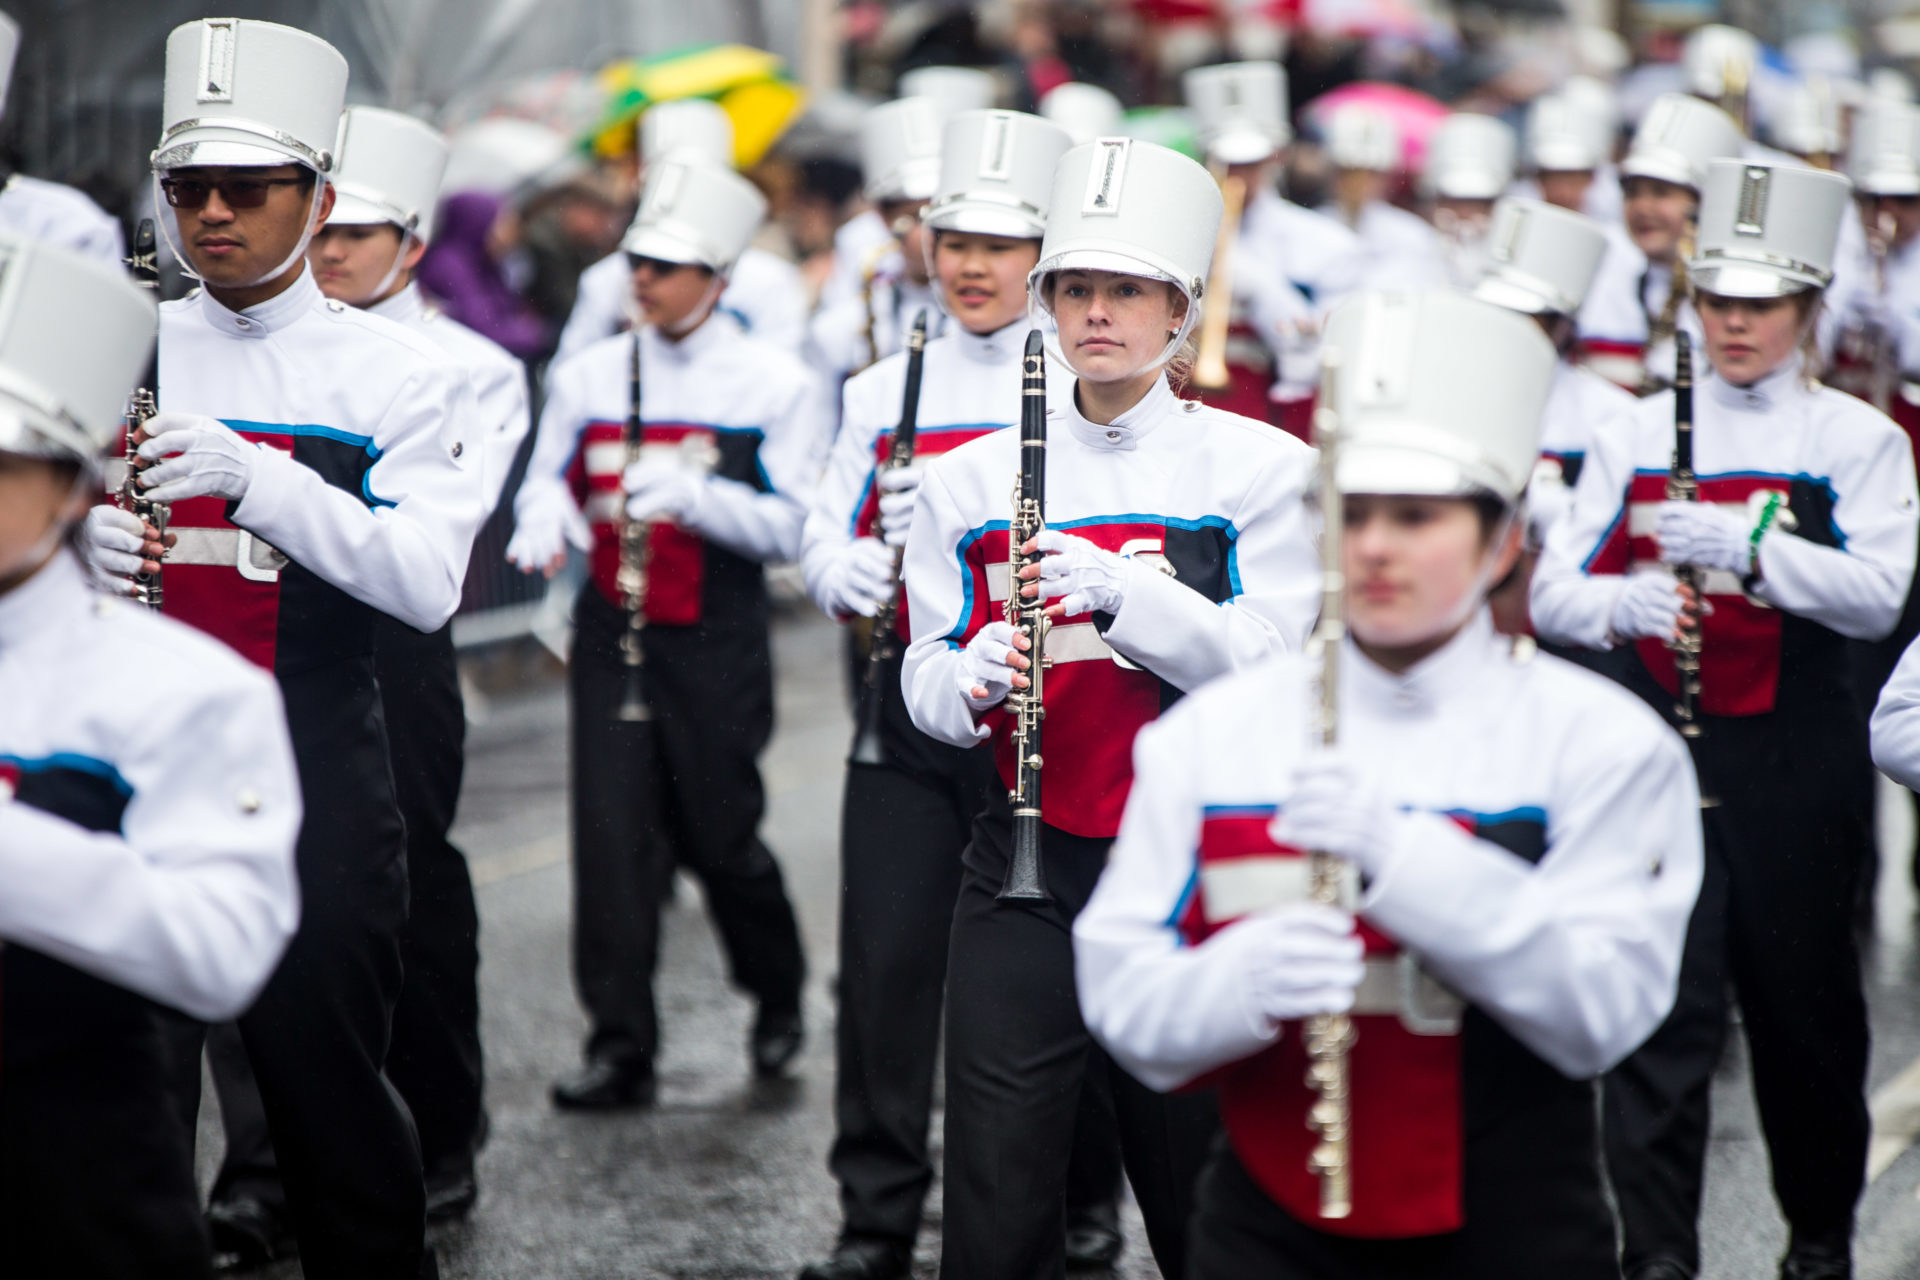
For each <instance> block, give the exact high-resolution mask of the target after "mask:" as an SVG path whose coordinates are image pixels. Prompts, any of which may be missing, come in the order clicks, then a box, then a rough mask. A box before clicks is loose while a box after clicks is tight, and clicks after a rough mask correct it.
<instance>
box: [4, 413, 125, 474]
mask: <svg viewBox="0 0 1920 1280" xmlns="http://www.w3.org/2000/svg"><path fill="white" fill-rule="evenodd" d="M0 453H11V454H14V455H16V456H19V457H23V458H42V459H46V460H49V461H58V462H81V463H89V464H91V463H95V462H98V461H99V458H100V453H101V450H100V449H99V448H96V447H95V446H94V444H93V442H92V441H90V440H88V439H87V438H86V437H84V436H82V435H81V434H80V433H79V432H77V431H75V430H74V429H73V428H72V427H71V426H70V425H68V424H66V423H62V422H58V421H56V420H54V419H51V418H48V417H46V416H45V415H44V414H40V413H36V412H34V411H32V410H30V409H27V408H26V407H25V406H23V405H21V404H19V403H17V402H15V401H12V400H10V399H0Z"/></svg>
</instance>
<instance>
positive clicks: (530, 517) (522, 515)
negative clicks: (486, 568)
mask: <svg viewBox="0 0 1920 1280" xmlns="http://www.w3.org/2000/svg"><path fill="white" fill-rule="evenodd" d="M569 546H572V547H577V548H578V549H579V550H581V551H589V550H591V549H592V548H593V530H592V529H591V528H590V527H589V526H588V524H587V518H586V517H585V516H583V515H581V514H580V508H578V507H576V506H574V505H573V500H572V499H571V498H569V497H565V496H556V497H553V498H549V499H547V500H545V501H541V502H530V503H528V504H526V509H525V510H524V511H523V510H520V509H518V507H517V506H516V509H515V510H514V513H513V538H512V539H511V540H510V541H509V542H508V543H507V559H509V560H511V561H512V562H513V563H514V564H516V565H518V566H519V567H520V570H521V572H523V573H543V572H546V571H547V570H548V569H549V568H551V567H552V566H553V564H554V562H555V561H557V560H559V559H561V558H562V557H563V556H565V555H566V554H567V548H568V547H569Z"/></svg>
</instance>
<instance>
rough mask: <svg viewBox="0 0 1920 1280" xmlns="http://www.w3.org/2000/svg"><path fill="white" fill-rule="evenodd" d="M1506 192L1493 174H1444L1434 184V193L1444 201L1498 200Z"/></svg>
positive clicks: (1502, 184) (1503, 185)
mask: <svg viewBox="0 0 1920 1280" xmlns="http://www.w3.org/2000/svg"><path fill="white" fill-rule="evenodd" d="M1506 190H1507V188H1506V184H1505V183H1502V182H1499V181H1497V180H1496V179H1495V178H1494V176H1493V175H1492V174H1479V173H1475V174H1442V175H1440V177H1438V178H1436V179H1435V180H1434V183H1433V193H1434V194H1435V195H1437V196H1439V197H1440V198H1441V199H1443V200H1498V199H1499V198H1500V197H1501V196H1503V195H1505V194H1506Z"/></svg>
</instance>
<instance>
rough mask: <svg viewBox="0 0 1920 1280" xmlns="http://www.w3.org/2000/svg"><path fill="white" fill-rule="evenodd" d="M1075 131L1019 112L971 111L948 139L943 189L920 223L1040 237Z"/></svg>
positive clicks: (950, 125)
mask: <svg viewBox="0 0 1920 1280" xmlns="http://www.w3.org/2000/svg"><path fill="white" fill-rule="evenodd" d="M1072 145H1073V140H1072V139H1071V138H1070V137H1068V136H1067V131H1066V130H1065V129H1062V128H1061V127H1060V126H1059V125H1056V124H1053V123H1052V122H1050V121H1047V120H1042V119H1041V118H1040V117H1039V116H1030V115H1026V114H1025V113H1023V112H1019V111H963V112H961V113H960V114H959V115H957V116H955V117H953V119H951V120H949V121H947V127H946V129H945V131H944V132H943V134H942V136H941V143H940V188H939V190H938V191H936V192H935V193H934V197H933V202H932V203H931V204H929V205H928V206H927V207H926V208H925V209H923V210H921V212H920V220H921V221H922V222H924V223H926V225H927V226H929V227H931V228H933V229H934V230H936V231H972V232H977V233H979V234H981V235H991V236H1016V237H1019V238H1021V239H1026V240H1037V239H1039V238H1040V237H1041V236H1042V235H1044V234H1045V233H1046V229H1047V200H1048V199H1049V198H1050V197H1051V196H1052V194H1053V171H1054V168H1055V167H1056V166H1057V165H1058V164H1059V163H1060V157H1061V156H1063V155H1065V154H1066V153H1067V151H1068V150H1069V149H1070V148H1071V147H1072Z"/></svg>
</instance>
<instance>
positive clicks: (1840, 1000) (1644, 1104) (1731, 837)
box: [1604, 717, 1869, 1270]
mask: <svg viewBox="0 0 1920 1280" xmlns="http://www.w3.org/2000/svg"><path fill="white" fill-rule="evenodd" d="M1842 718H1843V717H1836V719H1842ZM1702 746H1703V748H1704V749H1703V750H1702V751H1701V752H1700V753H1699V755H1698V757H1697V758H1698V762H1699V766H1700V779H1701V789H1702V792H1703V794H1706V795H1708V796H1714V797H1718V798H1719V800H1720V803H1719V805H1718V806H1716V807H1713V808H1709V809H1707V810H1706V811H1705V812H1704V813H1703V815H1702V819H1703V826H1704V828H1705V835H1706V875H1705V880H1704V883H1703V884H1702V886H1701V891H1700V900H1699V903H1698V904H1697V905H1696V906H1695V908H1694V912H1693V917H1692V920H1691V922H1690V923H1689V925H1688V929H1687V941H1686V950H1685V953H1684V956H1683V958H1682V961H1681V971H1680V985H1679V995H1678V998H1677V1000H1676V1002H1675V1005H1674V1009H1673V1012H1672V1013H1671V1014H1670V1015H1669V1016H1668V1017H1667V1020H1666V1021H1665V1022H1664V1023H1663V1024H1662V1025H1661V1026H1660V1028H1659V1029H1658V1030H1657V1031H1656V1032H1655V1033H1654V1034H1653V1037H1652V1038H1651V1039H1649V1040H1648V1041H1647V1043H1646V1044H1645V1045H1644V1046H1642V1047H1641V1048H1640V1049H1639V1050H1638V1051H1636V1052H1635V1053H1634V1054H1632V1055H1631V1056H1630V1057H1628V1058H1627V1060H1626V1061H1625V1062H1623V1063H1622V1064H1621V1065H1620V1066H1619V1067H1617V1068H1615V1069H1614V1071H1612V1072H1611V1073H1610V1074H1609V1075H1608V1076H1607V1078H1606V1082H1605V1088H1604V1098H1605V1106H1606V1112H1605V1133H1606V1150H1607V1163H1608V1166H1609V1169H1610V1171H1611V1174H1612V1178H1613V1185H1614V1188H1615V1193H1616V1195H1617V1197H1618V1199H1619V1204H1620V1213H1621V1219H1622V1225H1623V1227H1624V1232H1625V1252H1624V1258H1625V1262H1626V1264H1627V1267H1628V1269H1632V1268H1633V1267H1635V1266H1637V1265H1639V1264H1641V1263H1643V1262H1646V1261H1648V1260H1651V1259H1654V1258H1669V1259H1671V1260H1673V1261H1675V1262H1678V1263H1680V1264H1681V1265H1682V1266H1685V1267H1688V1268H1691V1269H1693V1270H1698V1268H1699V1259H1700V1240H1699V1229H1698V1224H1699V1218H1700V1193H1701V1181H1702V1177H1703V1171H1704V1167H1705V1160H1706V1148H1707V1138H1708V1101H1709V1094H1710V1089H1711V1084H1712V1076H1713V1070H1714V1066H1715V1064H1716V1063H1717V1062H1718V1061H1719V1057H1720V1051H1721V1048H1722V1045H1723V1042H1724V1039H1725V1035H1726V1028H1727V1015H1728V1005H1727V993H1728V990H1729V987H1731V989H1732V991H1733V994H1734V996H1735V998H1737V999H1738V1001H1739V1003H1740V1010H1741V1015H1742V1020H1743V1023H1744V1026H1745V1029H1746V1034H1747V1047H1748V1049H1749V1051H1750V1053H1751V1057H1752V1063H1753V1090H1754V1098H1755V1101H1756V1102H1757V1103H1758V1104H1759V1111H1760V1124H1761V1128H1762V1130H1763V1131H1764V1132H1765V1134H1766V1139H1767V1149H1768V1153H1769V1154H1770V1156H1771V1157H1772V1164H1773V1189H1774V1194H1775V1195H1776V1196H1777V1197H1778V1198H1779V1201H1780V1208H1781V1212H1782V1213H1783V1215H1784V1216H1785V1217H1786V1220H1787V1223H1788V1225H1789V1226H1790V1227H1791V1228H1792V1229H1793V1230H1794V1232H1795V1233H1797V1234H1800V1235H1803V1236H1828V1235H1833V1234H1843V1233H1845V1232H1846V1231H1847V1230H1848V1229H1849V1228H1850V1227H1851V1224H1852V1221H1853V1211H1854V1206H1855V1204H1856V1203H1857V1202H1858V1201H1859V1198H1860V1192H1861V1189H1862V1185H1863V1181H1864V1177H1865V1168H1866V1154H1867V1138H1868V1131H1869V1124H1868V1118H1867V1106H1866V1098H1865V1090H1866V1074H1867V1039H1868V1033H1867V1009H1866V1000H1865V997H1864V995H1863V994H1862V991H1861V986H1860V958H1859V953H1858V949H1857V946H1856V943H1855V941H1854V933H1853V929H1852V904H1853V901H1854V891H1855V881H1856V878H1857V877H1858V876H1859V874H1860V860H1859V858H1858V850H1859V848H1860V846H1861V843H1862V842H1863V841H1864V840H1865V839H1866V838H1867V833H1865V832H1864V831H1862V830H1861V826H1862V823H1863V821H1864V817H1863V814H1862V812H1861V809H1860V806H1859V805H1858V803H1857V800H1856V797H1855V796H1854V795H1853V793H1852V791H1851V789H1850V787H1849V786H1848V785H1847V784H1848V781H1849V780H1850V779H1852V778H1854V777H1856V776H1860V775H1861V774H1862V773H1863V771H1864V768H1865V759H1864V752H1865V744H1864V742H1855V741H1853V740H1852V739H1851V736H1850V735H1848V734H1844V733H1835V732H1832V731H1826V732H1816V731H1814V730H1813V729H1811V728H1810V729H1809V731H1808V732H1807V733H1806V734H1791V733H1788V732H1786V731H1785V728H1783V727H1782V726H1779V725H1772V726H1768V725H1762V724H1758V723H1742V722H1741V721H1730V720H1720V719H1715V720H1711V721H1710V722H1708V724H1707V726H1706V737H1705V738H1704V739H1703V743H1702ZM1789 757H1790V758H1789Z"/></svg>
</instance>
